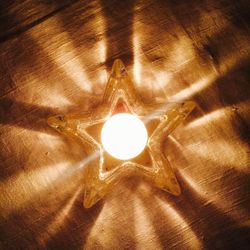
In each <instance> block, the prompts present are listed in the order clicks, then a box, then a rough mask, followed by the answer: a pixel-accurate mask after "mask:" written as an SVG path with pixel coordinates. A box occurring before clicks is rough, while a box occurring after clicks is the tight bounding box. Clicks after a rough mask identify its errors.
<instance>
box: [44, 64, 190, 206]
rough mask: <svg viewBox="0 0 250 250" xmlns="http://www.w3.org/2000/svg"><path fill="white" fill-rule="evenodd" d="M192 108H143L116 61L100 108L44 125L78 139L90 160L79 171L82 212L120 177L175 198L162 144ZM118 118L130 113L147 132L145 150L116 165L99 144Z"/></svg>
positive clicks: (176, 187)
mask: <svg viewBox="0 0 250 250" xmlns="http://www.w3.org/2000/svg"><path fill="white" fill-rule="evenodd" d="M194 107H195V104H194V103H193V102H191V101H185V102H179V103H157V104H146V103H143V102H142V101H141V99H140V97H139V96H138V95H137V94H136V90H135V87H134V85H133V83H132V81H131V80H130V78H129V76H128V74H127V72H126V70H125V67H124V65H123V63H122V61H121V60H119V59H118V60H115V62H114V64H113V67H112V71H111V75H110V77H109V80H108V83H107V86H106V89H105V92H104V95H103V99H102V102H101V103H100V105H99V106H97V107H96V108H95V109H93V110H91V111H87V112H84V113H82V114H69V115H58V116H53V117H50V118H49V119H48V124H49V125H50V126H51V127H53V128H55V129H56V130H57V131H59V132H60V133H62V134H65V135H67V136H71V137H74V138H76V139H80V141H82V142H83V146H84V149H85V151H86V153H87V154H88V155H89V156H88V158H87V159H86V161H85V165H86V166H85V168H84V174H85V175H84V182H85V183H84V190H85V191H84V202H83V204H84V207H86V208H89V207H91V206H93V205H94V204H95V203H96V202H97V201H98V200H100V199H101V198H103V197H104V196H105V195H106V194H107V193H108V192H109V190H110V189H111V188H113V186H114V185H115V184H116V183H117V182H118V181H119V180H120V179H121V178H122V177H124V176H130V175H139V176H141V177H143V178H144V179H146V180H149V181H150V182H151V183H152V184H153V185H155V186H156V187H157V188H160V189H162V190H164V191H167V192H169V193H171V194H173V195H176V196H177V195H180V193H181V189H180V186H179V184H178V182H177V180H176V177H175V175H174V172H173V170H172V168H171V166H170V163H169V162H168V160H167V159H166V158H165V156H164V154H163V150H162V142H163V141H164V138H166V136H168V135H169V134H170V133H171V132H172V131H173V130H174V129H175V128H176V127H177V126H178V125H179V124H180V123H181V122H182V121H183V120H184V119H185V118H186V116H187V115H188V114H189V113H190V112H191V111H192V110H193V108H194ZM117 113H130V114H131V115H133V116H135V117H137V118H139V119H140V120H141V121H142V122H143V123H144V125H145V127H146V128H147V134H148V140H147V142H146V146H145V148H144V150H143V151H142V153H140V154H139V155H138V156H136V157H134V158H132V159H128V160H126V159H123V160H119V159H116V158H115V157H113V156H111V155H110V154H109V153H107V151H106V150H105V148H104V146H103V143H102V140H101V131H102V128H103V125H104V124H105V122H107V121H109V120H110V119H111V117H113V116H114V114H117ZM128 136H129V135H128ZM110 138H111V139H110V140H112V137H110ZM111 143H112V142H111ZM121 143H122V142H121Z"/></svg>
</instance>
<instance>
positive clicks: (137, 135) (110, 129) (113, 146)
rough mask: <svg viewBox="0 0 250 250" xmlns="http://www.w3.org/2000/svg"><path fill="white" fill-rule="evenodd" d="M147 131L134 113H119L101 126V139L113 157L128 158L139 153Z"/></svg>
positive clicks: (143, 145) (146, 138)
mask: <svg viewBox="0 0 250 250" xmlns="http://www.w3.org/2000/svg"><path fill="white" fill-rule="evenodd" d="M147 140H148V133H147V130H146V127H145V125H144V124H143V122H142V121H141V120H140V119H139V118H137V117H136V116H134V115H131V114H127V113H120V114H116V115H114V116H112V117H111V118H110V119H109V120H108V121H107V122H106V123H105V124H104V126H103V128H102V132H101V141H102V144H103V147H104V149H105V150H106V151H107V152H108V153H109V154H110V155H112V156H113V157H115V158H117V159H120V160H128V159H132V158H134V157H136V156H137V155H139V154H140V153H141V152H142V151H143V149H144V148H145V146H146V143H147Z"/></svg>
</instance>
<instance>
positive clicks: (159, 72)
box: [0, 0, 250, 249]
mask: <svg viewBox="0 0 250 250" xmlns="http://www.w3.org/2000/svg"><path fill="white" fill-rule="evenodd" d="M249 13H250V8H249V1H243V0H241V1H222V0H219V1H196V0H194V1H184V0H181V1H150V0H146V1H131V0H130V1H127V0H126V1H115V0H112V1H111V0H106V1H53V2H51V1H39V4H38V1H32V0H26V1H1V11H0V18H1V22H0V25H1V27H0V140H1V149H0V152H1V154H0V157H1V158H0V180H1V183H0V248H1V249H84V248H85V249H135V248H136V249H247V248H249V244H250V243H249V241H250V240H249V235H250V229H249V227H250V215H249V210H250V209H249V208H250V184H249V183H250V177H249V174H250V171H249V168H250V157H249V152H250V150H249V145H250V138H249V137H250V131H249V121H250V108H249V107H250V84H249V82H250V75H249V68H250V63H249V54H250V53H249V52H250V46H249V44H250V43H249V40H250V39H249V36H250V34H249V23H250V22H249ZM115 58H121V59H122V60H123V61H124V63H125V64H126V65H128V72H129V74H130V75H131V76H133V78H134V79H133V80H134V82H135V83H136V87H137V89H138V91H139V93H140V95H141V97H142V99H143V100H144V101H145V102H147V101H148V102H150V101H152V100H154V99H155V98H156V99H161V100H166V99H168V100H169V101H171V100H173V101H176V100H186V99H192V100H194V101H195V102H196V103H197V104H198V108H197V109H196V111H195V112H193V113H192V115H191V116H190V117H189V118H188V119H187V121H186V122H185V123H184V124H183V125H182V126H181V127H179V128H178V129H177V130H176V131H175V132H174V133H173V134H172V136H171V137H168V138H167V139H166V143H165V144H164V146H165V153H166V155H167V156H168V160H169V161H170V162H171V165H172V166H173V167H174V169H175V173H176V175H177V178H178V180H179V182H180V185H181V187H182V190H183V194H182V195H181V196H180V197H177V198H173V197H171V196H170V195H167V194H166V193H164V192H161V191H159V190H157V189H155V188H152V187H151V186H150V184H148V183H147V182H144V181H141V180H140V179H138V178H136V177H135V178H127V179H124V180H123V181H122V183H120V185H117V186H116V188H114V190H113V191H112V193H111V194H110V195H108V196H107V198H106V200H105V202H104V201H103V202H100V203H98V204H97V205H96V206H94V207H93V208H91V209H84V208H83V207H82V202H81V201H82V195H83V193H82V182H83V180H82V175H81V172H78V171H74V170H75V169H76V166H77V164H79V162H81V161H82V160H83V159H84V157H85V153H84V151H83V149H82V147H81V145H80V144H78V143H77V142H75V141H72V140H70V139H66V138H63V137H60V136H58V134H57V133H56V132H54V131H53V130H52V129H50V128H49V127H48V126H47V125H46V119H47V117H48V116H50V115H54V114H57V113H68V112H77V111H81V110H87V109H88V108H90V107H94V106H95V105H97V104H98V103H99V102H100V101H101V97H102V94H103V91H104V87H105V84H106V82H107V75H108V71H109V70H110V66H111V64H112V62H113V60H114V59H115Z"/></svg>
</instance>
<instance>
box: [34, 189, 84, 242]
mask: <svg viewBox="0 0 250 250" xmlns="http://www.w3.org/2000/svg"><path fill="white" fill-rule="evenodd" d="M80 191H81V187H78V188H77V190H76V191H75V193H74V194H73V195H72V197H71V198H70V200H69V201H68V202H67V204H66V205H65V206H64V207H63V208H62V209H61V210H60V211H59V212H58V213H57V214H56V216H55V218H54V220H53V221H52V222H51V223H50V224H49V225H48V226H47V228H45V229H44V232H43V233H41V234H40V235H39V236H38V239H37V240H38V241H39V242H43V243H44V245H46V242H47V241H48V240H49V239H50V238H51V237H53V235H55V234H56V233H57V232H58V231H59V230H60V227H61V226H62V225H63V223H64V221H65V218H66V217H67V216H68V214H69V212H70V210H71V208H72V206H73V205H74V202H75V200H76V199H77V197H78V195H79V193H80Z"/></svg>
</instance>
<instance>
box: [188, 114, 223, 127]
mask: <svg viewBox="0 0 250 250" xmlns="http://www.w3.org/2000/svg"><path fill="white" fill-rule="evenodd" d="M223 116H225V111H224V109H217V110H215V111H213V112H211V113H208V114H206V115H203V116H202V117H200V118H198V119H196V120H194V121H192V122H190V123H189V124H188V125H187V126H186V128H187V129H189V128H197V127H200V126H203V125H205V124H207V123H211V122H216V121H219V120H220V119H221V118H222V117H223Z"/></svg>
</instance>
